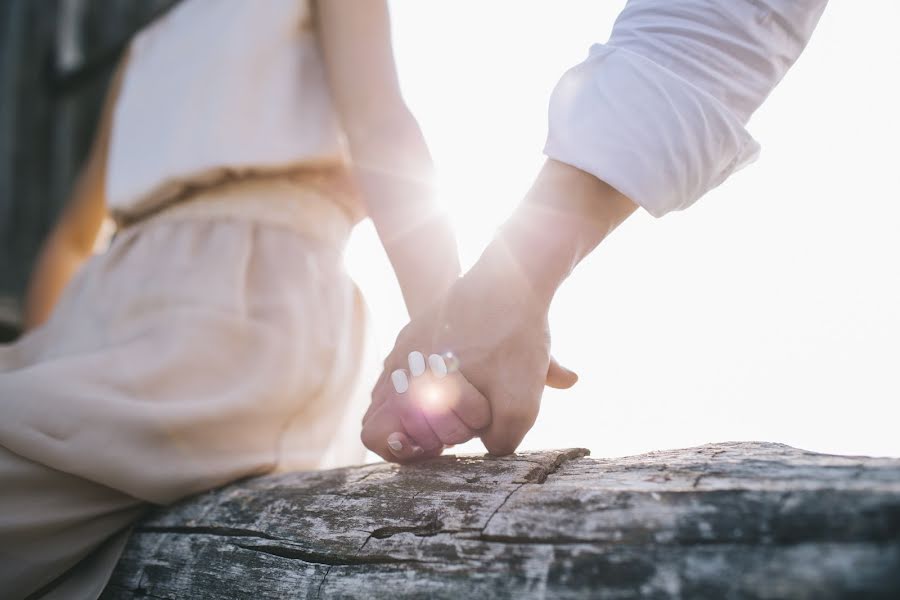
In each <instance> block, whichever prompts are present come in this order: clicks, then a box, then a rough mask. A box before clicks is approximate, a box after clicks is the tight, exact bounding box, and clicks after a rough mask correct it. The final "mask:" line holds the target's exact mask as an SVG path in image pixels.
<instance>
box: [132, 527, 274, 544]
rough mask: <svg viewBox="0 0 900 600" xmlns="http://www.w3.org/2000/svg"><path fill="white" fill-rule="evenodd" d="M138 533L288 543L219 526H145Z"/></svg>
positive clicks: (265, 534)
mask: <svg viewBox="0 0 900 600" xmlns="http://www.w3.org/2000/svg"><path fill="white" fill-rule="evenodd" d="M135 532H136V533H186V534H188V535H214V536H218V537H238V538H241V537H252V538H262V539H265V540H274V541H281V542H287V541H288V540H285V539H283V538H279V537H275V536H273V535H270V534H268V533H265V532H263V531H257V530H255V529H244V528H241V527H221V526H217V525H164V526H160V525H143V526H141V527H137V528H135Z"/></svg>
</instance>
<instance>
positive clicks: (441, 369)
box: [428, 354, 447, 379]
mask: <svg viewBox="0 0 900 600" xmlns="http://www.w3.org/2000/svg"><path fill="white" fill-rule="evenodd" d="M428 366H429V367H431V372H432V373H434V376H435V377H437V378H438V379H443V378H444V377H446V376H447V363H445V362H444V358H443V357H442V356H441V355H440V354H432V355H431V356H429V357H428Z"/></svg>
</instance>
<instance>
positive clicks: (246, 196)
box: [118, 178, 353, 245]
mask: <svg viewBox="0 0 900 600" xmlns="http://www.w3.org/2000/svg"><path fill="white" fill-rule="evenodd" d="M210 218H214V219H215V218H224V219H240V220H247V221H255V222H258V223H261V224H264V225H270V226H273V227H284V228H287V229H291V230H293V231H295V232H296V233H299V234H300V235H303V236H306V237H311V238H314V239H317V240H320V241H323V242H326V243H331V244H335V245H343V244H344V243H345V242H346V241H347V238H348V237H349V235H350V231H351V229H352V228H353V220H352V219H351V217H350V215H348V214H347V211H346V210H345V209H344V208H343V207H342V206H341V205H340V204H339V203H338V202H337V201H336V200H335V199H333V198H329V197H328V196H327V195H326V193H325V192H323V191H322V190H321V189H319V188H318V187H316V186H313V185H310V184H308V183H304V182H301V181H294V180H291V179H289V178H262V179H248V180H237V181H229V182H227V183H224V184H222V185H218V186H215V187H213V188H209V189H205V190H200V191H197V192H195V193H193V194H192V195H191V196H190V197H188V198H185V199H181V200H179V201H178V202H175V203H173V204H171V205H169V206H167V207H164V208H162V209H160V210H159V211H156V212H154V213H152V214H150V215H148V216H145V217H142V218H139V219H135V220H127V219H121V218H120V219H118V220H119V227H120V228H121V229H129V228H132V227H145V226H148V225H150V224H152V223H158V222H161V221H183V220H186V219H210Z"/></svg>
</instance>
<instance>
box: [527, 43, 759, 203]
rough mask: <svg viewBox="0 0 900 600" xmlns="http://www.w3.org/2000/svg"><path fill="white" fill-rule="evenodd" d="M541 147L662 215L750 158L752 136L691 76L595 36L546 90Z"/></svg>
mask: <svg viewBox="0 0 900 600" xmlns="http://www.w3.org/2000/svg"><path fill="white" fill-rule="evenodd" d="M544 152H545V154H546V155H547V156H548V157H549V158H552V159H554V160H557V161H560V162H563V163H566V164H569V165H572V166H573V167H576V168H578V169H581V170H583V171H586V172H588V173H590V174H592V175H594V176H595V177H597V178H598V179H600V180H602V181H604V182H606V183H607V184H609V185H611V186H612V187H614V188H615V189H617V190H618V191H619V192H621V193H622V194H624V195H625V196H627V197H628V198H630V199H631V200H632V201H633V202H635V203H636V204H638V205H639V206H641V207H643V208H644V209H646V210H647V212H649V213H650V214H652V215H653V216H656V217H660V216H662V215H664V214H666V213H668V212H671V211H673V210H682V209H684V208H687V207H688V206H690V205H691V204H693V203H694V202H696V201H697V200H698V199H699V198H700V197H701V196H702V195H703V194H705V193H706V192H708V191H709V190H711V189H713V188H715V187H716V186H718V185H719V184H720V183H722V182H723V181H725V180H726V179H727V178H728V177H729V176H730V175H731V174H732V173H734V172H735V171H737V170H738V169H740V168H742V167H744V166H746V165H747V164H749V163H751V162H753V161H754V160H755V159H756V157H757V156H758V155H759V144H757V143H756V140H754V139H753V137H752V136H751V135H750V134H749V133H748V132H747V130H746V129H745V128H744V124H743V122H742V121H741V120H740V119H739V118H738V117H737V116H736V115H735V114H734V113H733V112H731V111H730V110H729V109H728V108H727V107H726V106H724V105H723V104H722V103H721V102H719V101H718V100H717V99H716V98H714V97H713V96H711V95H709V94H708V93H706V92H705V91H703V90H702V89H700V88H698V87H696V86H695V85H692V84H691V83H690V82H689V81H686V80H685V79H683V78H682V77H680V76H678V75H677V74H675V73H674V72H672V71H670V70H669V69H666V68H665V67H663V66H661V65H659V64H657V63H655V62H653V61H652V60H650V59H648V58H645V57H643V56H641V55H640V54H636V53H634V52H631V51H629V50H627V49H625V48H619V47H613V46H609V45H604V44H596V45H594V46H593V47H592V48H591V51H590V55H589V57H588V59H587V60H585V61H584V62H583V63H581V64H580V65H577V66H576V67H574V68H572V69H570V70H569V71H568V72H567V73H566V74H565V75H563V77H562V79H561V80H560V82H559V84H558V85H557V86H556V89H555V90H554V91H553V94H552V96H551V99H550V122H549V131H548V136H547V143H546V145H545V147H544Z"/></svg>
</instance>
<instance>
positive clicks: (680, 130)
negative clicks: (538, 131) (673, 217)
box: [388, 0, 825, 454]
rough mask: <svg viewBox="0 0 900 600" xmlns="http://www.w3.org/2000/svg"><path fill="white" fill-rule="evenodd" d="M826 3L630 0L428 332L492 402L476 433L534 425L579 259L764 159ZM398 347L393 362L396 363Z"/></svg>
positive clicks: (562, 93) (492, 438) (554, 115)
mask: <svg viewBox="0 0 900 600" xmlns="http://www.w3.org/2000/svg"><path fill="white" fill-rule="evenodd" d="M824 6H825V0H806V1H791V0H753V1H751V0H678V1H677V0H631V1H630V2H629V3H628V4H627V6H626V8H625V10H624V11H623V12H622V15H621V16H620V17H619V19H618V21H617V22H616V25H615V27H614V29H613V34H612V37H611V39H610V42H609V43H608V44H607V45H597V46H595V47H594V48H593V49H592V51H591V55H590V57H589V58H588V59H587V60H586V61H585V62H584V63H582V64H581V65H579V66H577V67H575V68H574V69H572V70H571V71H569V72H568V73H567V74H566V75H565V76H564V77H563V79H562V81H561V82H560V84H559V85H558V86H557V88H556V90H555V91H554V94H553V98H552V100H551V107H550V126H549V135H548V141H547V146H546V153H547V155H548V157H549V158H550V159H551V160H549V161H548V163H547V164H546V165H545V167H544V169H543V170H542V171H541V173H540V175H539V176H538V178H537V181H536V182H535V184H534V186H533V187H532V190H531V191H530V192H529V194H528V197H527V198H526V200H525V202H523V203H522V205H521V206H520V207H519V208H518V209H517V210H516V212H515V213H514V215H513V216H512V217H511V218H510V219H509V221H508V222H507V224H506V225H505V226H504V228H503V229H502V231H501V232H500V234H499V235H498V236H497V238H496V239H495V240H494V241H493V242H492V243H491V244H490V246H489V247H488V248H487V250H486V251H485V252H484V254H483V255H482V257H481V258H480V259H479V261H478V263H477V264H476V265H475V266H474V267H473V268H472V270H471V271H470V272H469V273H467V274H466V275H465V276H464V277H463V279H462V280H461V281H460V282H459V283H458V284H457V285H455V286H454V288H453V289H452V290H451V292H450V295H449V297H448V300H447V301H446V302H445V303H444V307H443V309H442V311H441V312H440V313H439V314H437V315H435V317H434V320H435V322H434V323H432V324H427V323H422V322H416V321H414V322H413V323H412V324H411V325H410V326H409V327H408V328H407V329H406V330H405V331H404V332H403V333H402V334H401V336H400V338H399V339H398V348H400V347H406V346H409V345H411V344H416V343H419V344H424V343H425V341H431V342H432V343H433V344H435V345H436V347H438V348H439V349H449V350H453V351H454V352H455V353H456V354H457V355H458V356H459V363H460V371H461V372H462V374H463V375H464V376H465V377H466V378H467V379H468V380H469V381H470V382H471V383H472V384H473V385H474V386H475V387H476V388H477V389H478V390H479V391H481V392H482V393H483V394H484V395H485V396H486V397H487V398H488V400H489V401H490V403H491V411H492V423H491V425H490V427H489V428H488V429H487V430H486V431H485V432H484V433H483V434H482V439H483V441H484V443H485V446H486V447H487V448H488V449H489V450H490V451H491V452H494V453H498V454H505V453H509V452H512V451H514V450H515V449H516V447H517V446H518V445H519V443H520V442H521V440H522V438H523V437H524V436H525V434H526V433H527V432H528V430H529V429H530V428H531V426H532V425H533V424H534V421H535V419H536V417H537V413H538V409H539V406H540V398H541V393H542V391H543V376H542V375H541V376H535V373H541V374H543V373H544V372H545V370H546V368H547V365H548V361H549V345H550V343H549V332H548V331H547V311H548V309H549V305H550V301H551V299H552V297H553V295H554V293H555V292H556V289H557V288H558V287H559V285H560V284H561V283H562V281H563V280H564V279H565V278H566V276H567V275H568V274H569V273H570V272H571V270H572V269H573V268H574V266H575V265H576V264H577V263H578V262H579V261H580V260H581V259H582V258H583V257H584V256H586V255H587V254H588V253H589V252H591V251H592V250H593V248H594V247H596V246H597V244H599V243H600V241H601V240H602V239H603V238H604V237H605V236H606V235H607V234H608V233H609V232H610V231H611V230H612V229H614V228H615V227H616V226H617V225H618V224H619V223H621V222H622V221H623V220H624V219H626V218H627V217H628V215H630V214H631V213H632V212H633V211H634V210H635V208H636V206H637V205H639V206H642V207H643V208H645V209H646V210H647V211H648V212H650V213H651V214H654V215H657V216H660V215H663V214H665V213H667V212H669V211H672V210H677V209H681V208H685V207H686V206H688V205H690V204H691V203H693V202H694V201H696V200H697V199H698V198H699V197H700V196H702V195H703V194H704V193H705V192H707V191H709V190H710V189H712V188H713V187H715V186H716V185H718V184H719V183H721V182H722V181H724V180H725V179H726V178H727V177H728V176H729V175H730V174H731V173H732V172H734V171H735V170H736V169H737V168H739V167H740V166H743V165H744V164H746V163H747V162H748V161H750V160H752V158H754V157H755V156H756V153H757V150H758V146H757V145H756V142H755V141H753V139H752V138H751V137H750V135H749V134H748V133H747V132H746V130H745V129H744V125H745V124H746V122H747V120H748V119H749V117H750V115H751V114H752V112H753V111H754V110H755V109H756V108H757V107H758V106H759V105H760V104H761V103H762V101H763V100H764V99H765V97H766V96H767V95H768V94H769V92H770V91H771V90H772V88H773V87H774V86H775V85H776V84H777V83H778V81H780V80H781V78H782V77H783V76H784V74H785V72H786V71H787V69H788V68H789V67H790V65H791V64H793V62H794V61H795V60H796V58H797V57H798V56H799V54H800V52H801V51H802V49H803V48H804V46H805V45H806V42H807V41H808V39H809V36H810V35H811V33H812V30H813V28H814V26H815V24H816V23H817V21H818V18H819V16H820V15H821V12H822V10H823V8H824ZM391 360H393V359H392V358H391V357H389V360H388V364H389V365H390V364H391Z"/></svg>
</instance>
